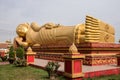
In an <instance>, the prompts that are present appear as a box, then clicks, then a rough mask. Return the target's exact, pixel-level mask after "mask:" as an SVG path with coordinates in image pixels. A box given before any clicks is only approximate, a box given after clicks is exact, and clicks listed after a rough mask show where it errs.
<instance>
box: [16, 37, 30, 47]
mask: <svg viewBox="0 0 120 80" xmlns="http://www.w3.org/2000/svg"><path fill="white" fill-rule="evenodd" d="M15 40H16V41H17V43H18V44H19V45H22V46H24V47H27V46H28V43H27V42H23V41H22V40H23V39H22V37H16V38H15Z"/></svg>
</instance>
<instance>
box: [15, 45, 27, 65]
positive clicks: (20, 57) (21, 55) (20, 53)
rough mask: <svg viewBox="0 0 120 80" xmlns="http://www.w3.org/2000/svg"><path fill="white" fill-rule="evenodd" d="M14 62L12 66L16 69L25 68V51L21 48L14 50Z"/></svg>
mask: <svg viewBox="0 0 120 80" xmlns="http://www.w3.org/2000/svg"><path fill="white" fill-rule="evenodd" d="M16 57H17V58H16V61H15V62H14V65H15V66H17V67H22V66H27V63H26V60H25V50H24V47H23V46H20V47H18V48H17V49H16Z"/></svg>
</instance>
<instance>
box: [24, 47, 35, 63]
mask: <svg viewBox="0 0 120 80" xmlns="http://www.w3.org/2000/svg"><path fill="white" fill-rule="evenodd" d="M35 54H36V53H35V52H33V51H32V49H31V47H29V48H28V49H27V52H26V54H25V56H26V62H27V65H29V64H30V63H34V60H35Z"/></svg>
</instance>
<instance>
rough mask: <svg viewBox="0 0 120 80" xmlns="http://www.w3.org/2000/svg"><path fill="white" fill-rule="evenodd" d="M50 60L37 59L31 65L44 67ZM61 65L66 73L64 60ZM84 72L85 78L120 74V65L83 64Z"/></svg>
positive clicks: (60, 69)
mask: <svg viewBox="0 0 120 80" xmlns="http://www.w3.org/2000/svg"><path fill="white" fill-rule="evenodd" d="M48 61H49V60H44V59H37V58H36V59H35V62H34V63H33V64H30V65H31V66H34V67H38V68H44V67H45V66H46V64H47V62H48ZM59 64H60V65H61V66H60V68H59V71H60V72H61V73H64V62H59ZM82 67H83V68H82V72H83V73H84V78H92V77H99V76H106V75H112V74H120V67H118V66H116V64H114V65H101V66H86V65H83V66H82Z"/></svg>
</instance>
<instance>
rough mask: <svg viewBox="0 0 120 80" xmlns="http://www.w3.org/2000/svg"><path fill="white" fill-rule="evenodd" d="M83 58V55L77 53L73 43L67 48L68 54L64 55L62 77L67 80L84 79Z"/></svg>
mask: <svg viewBox="0 0 120 80" xmlns="http://www.w3.org/2000/svg"><path fill="white" fill-rule="evenodd" d="M83 58H84V55H82V54H80V53H79V52H78V50H77V47H76V46H75V44H74V43H73V44H72V46H70V48H69V53H68V54H65V55H64V61H65V66H64V70H65V72H64V76H66V78H67V80H82V78H83V77H84V74H83V73H82V64H83V63H82V62H83Z"/></svg>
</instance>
